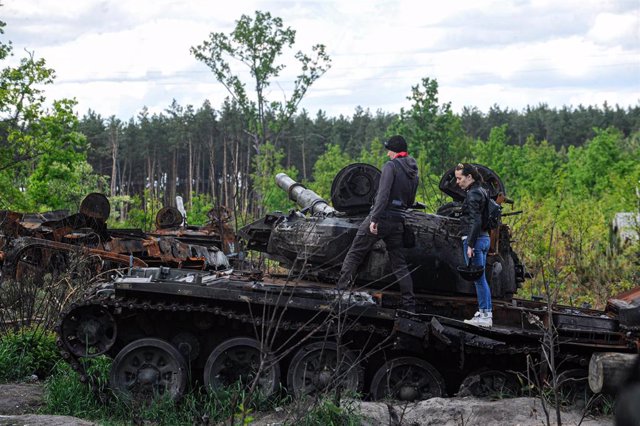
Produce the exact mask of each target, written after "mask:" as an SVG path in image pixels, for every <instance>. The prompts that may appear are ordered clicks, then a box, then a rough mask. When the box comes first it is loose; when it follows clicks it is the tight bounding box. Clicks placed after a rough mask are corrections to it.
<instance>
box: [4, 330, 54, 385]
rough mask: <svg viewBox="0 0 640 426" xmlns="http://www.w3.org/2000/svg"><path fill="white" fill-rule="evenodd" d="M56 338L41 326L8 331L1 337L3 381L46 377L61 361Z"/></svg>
mask: <svg viewBox="0 0 640 426" xmlns="http://www.w3.org/2000/svg"><path fill="white" fill-rule="evenodd" d="M60 359H61V358H60V354H59V353H58V349H57V347H56V337H55V334H54V333H53V332H51V331H47V330H44V329H43V328H42V327H36V326H33V327H23V328H21V329H19V330H16V331H14V330H9V331H8V332H6V333H5V334H3V335H2V336H1V337H0V381H3V382H7V381H20V380H24V379H26V378H29V376H31V375H33V374H35V375H36V376H38V377H39V378H45V377H47V376H48V375H49V374H50V373H51V370H52V369H53V366H54V365H55V364H56V362H58V361H59V360H60Z"/></svg>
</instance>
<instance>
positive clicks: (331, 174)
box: [309, 145, 384, 200]
mask: <svg viewBox="0 0 640 426" xmlns="http://www.w3.org/2000/svg"><path fill="white" fill-rule="evenodd" d="M383 158H384V157H383ZM351 162H352V161H351V159H350V158H349V156H348V155H347V154H346V153H344V152H342V150H341V149H340V147H339V146H338V145H329V146H328V147H327V150H326V151H325V153H324V154H322V155H321V156H320V157H318V161H316V164H315V165H314V166H313V182H312V183H311V184H310V185H309V187H310V189H312V190H313V191H315V192H316V193H317V194H318V195H320V196H321V197H322V198H324V199H325V200H330V199H331V193H330V192H331V183H332V182H333V179H334V178H335V177H336V175H337V174H338V172H339V171H340V170H341V169H343V168H344V167H345V166H347V165H349V164H350V163H351Z"/></svg>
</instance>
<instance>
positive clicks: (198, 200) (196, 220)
mask: <svg viewBox="0 0 640 426" xmlns="http://www.w3.org/2000/svg"><path fill="white" fill-rule="evenodd" d="M213 206H214V200H213V198H212V197H211V196H210V195H208V194H198V195H195V196H194V197H193V198H192V199H191V208H190V209H189V210H188V211H187V221H188V224H189V225H199V226H202V225H205V224H207V222H209V216H208V215H207V213H209V211H210V210H211V209H212V208H213Z"/></svg>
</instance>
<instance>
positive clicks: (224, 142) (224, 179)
mask: <svg viewBox="0 0 640 426" xmlns="http://www.w3.org/2000/svg"><path fill="white" fill-rule="evenodd" d="M227 172H228V170H227V138H226V136H225V137H224V138H223V140H222V184H223V192H224V195H223V197H221V198H223V199H224V205H225V206H227V207H229V206H230V204H229V185H228V183H227Z"/></svg>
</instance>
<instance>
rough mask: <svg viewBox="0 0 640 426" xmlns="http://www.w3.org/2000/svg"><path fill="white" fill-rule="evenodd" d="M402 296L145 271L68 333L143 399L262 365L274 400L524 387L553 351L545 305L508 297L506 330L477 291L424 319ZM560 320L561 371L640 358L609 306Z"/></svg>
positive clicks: (108, 291) (74, 315)
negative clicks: (481, 319)
mask: <svg viewBox="0 0 640 426" xmlns="http://www.w3.org/2000/svg"><path fill="white" fill-rule="evenodd" d="M397 297H398V295H397V294H394V292H390V293H388V294H387V293H385V294H382V295H381V294H379V293H376V292H370V293H368V292H358V293H355V294H353V295H351V297H350V298H349V297H346V298H345V297H340V296H338V297H337V296H336V294H335V292H334V291H333V289H332V288H331V287H330V286H327V285H322V284H317V283H310V282H305V281H298V282H295V283H292V282H287V281H285V280H283V279H277V278H271V277H265V278H263V279H262V280H260V281H257V280H255V279H254V278H253V277H251V276H245V275H240V274H231V275H221V274H217V275H216V274H206V273H202V272H196V271H192V272H191V271H185V270H171V269H165V268H133V269H132V270H131V272H130V274H129V275H127V276H124V277H121V278H119V279H117V280H116V281H115V282H112V283H109V284H107V285H103V286H101V287H99V288H96V290H95V292H94V293H93V294H92V295H91V296H90V297H88V298H86V299H84V300H82V301H80V302H78V303H77V304H74V305H72V306H70V307H69V308H67V310H66V311H65V312H64V313H63V315H62V317H61V320H60V322H59V324H58V326H57V332H58V334H59V346H60V348H61V350H62V352H63V355H64V357H65V359H66V360H67V361H68V362H69V363H70V364H71V365H72V366H73V367H74V368H75V369H77V370H78V371H79V372H80V373H81V374H86V373H85V372H84V371H83V369H82V363H81V362H80V361H79V360H80V358H82V357H87V356H95V355H98V354H106V355H108V356H110V357H112V358H114V363H113V367H112V372H111V384H112V386H113V387H114V388H115V389H116V390H119V391H122V392H124V393H129V394H133V395H134V396H135V397H141V398H144V397H145V395H147V396H148V395H149V394H152V393H154V392H156V393H166V394H168V395H171V396H172V397H174V398H179V397H180V396H181V395H182V394H183V393H184V392H186V390H187V389H188V387H189V385H196V384H204V385H205V386H207V387H209V388H213V389H217V388H219V387H220V386H224V385H230V384H232V383H233V382H234V381H235V380H245V381H249V380H251V379H253V378H255V377H256V374H257V372H258V371H260V372H261V374H260V375H259V377H260V379H259V381H258V386H259V388H260V390H261V391H262V392H264V393H267V394H270V393H273V392H276V391H278V389H280V388H281V387H284V388H286V389H287V390H288V391H289V392H291V393H292V394H294V395H301V394H310V393H314V392H318V391H321V390H324V389H326V388H330V387H334V386H336V387H337V386H341V387H343V388H346V389H349V390H353V391H357V392H362V393H363V394H366V395H368V396H369V397H370V398H372V399H381V398H386V397H393V398H396V399H400V400H416V399H426V398H430V397H434V396H443V395H452V394H454V393H456V392H458V390H459V389H460V388H462V389H468V388H471V392H472V393H473V394H482V393H483V392H491V391H499V389H495V388H492V386H494V385H492V384H495V386H506V384H509V386H511V384H513V383H515V382H513V377H512V375H511V374H512V372H514V371H516V372H522V373H523V374H524V373H526V370H527V356H530V357H531V359H533V360H536V359H538V360H539V359H540V348H541V342H542V341H543V340H544V324H547V323H548V321H549V319H550V317H549V315H548V313H547V306H546V305H545V304H544V303H540V302H529V301H523V300H518V299H513V300H512V301H510V302H501V301H497V302H496V303H495V304H494V323H495V324H497V325H496V326H494V327H493V328H490V329H484V328H478V327H474V326H470V325H467V324H465V323H464V322H463V321H462V319H463V318H465V317H468V316H469V315H470V314H472V313H473V312H474V310H475V304H476V301H475V298H460V297H447V296H437V295H419V296H418V305H419V306H421V307H422V309H421V311H423V312H425V313H422V314H409V313H403V312H402V311H397V310H396V309H394V307H395V304H396V301H395V298H397ZM551 318H552V319H553V322H554V324H555V327H556V330H557V333H558V337H557V339H558V340H557V342H558V351H557V354H556V356H557V357H558V361H560V360H562V363H561V365H562V371H567V372H571V374H577V373H576V372H578V373H579V374H580V375H581V377H582V378H584V377H586V366H587V365H588V362H589V358H590V356H591V354H592V353H594V352H596V351H597V352H602V351H610V352H628V353H637V352H638V348H639V346H638V345H639V335H638V331H637V329H636V331H633V330H631V329H628V328H627V329H623V328H621V327H620V325H619V324H618V321H617V319H616V318H615V317H612V316H609V315H606V314H605V313H604V312H601V311H592V310H584V309H575V308H569V307H555V308H554V309H553V311H552V313H551ZM478 377H481V383H482V386H480V387H478V386H479V385H478V384H477V383H478ZM85 378H86V376H85ZM189 378H190V379H189ZM511 389H512V390H513V391H515V388H514V387H511ZM506 390H508V389H506ZM503 391H505V389H503Z"/></svg>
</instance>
